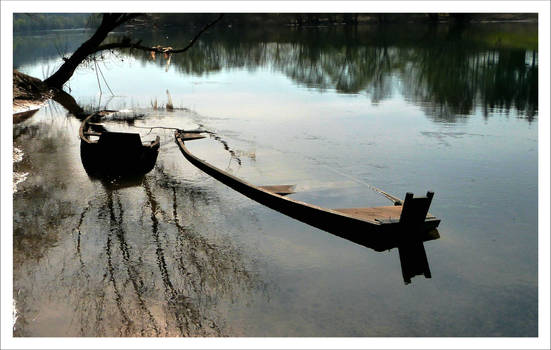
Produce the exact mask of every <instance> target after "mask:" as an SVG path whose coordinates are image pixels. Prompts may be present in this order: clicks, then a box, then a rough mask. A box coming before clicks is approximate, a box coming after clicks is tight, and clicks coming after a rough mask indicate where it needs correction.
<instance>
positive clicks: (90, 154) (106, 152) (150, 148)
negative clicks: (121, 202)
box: [79, 116, 160, 179]
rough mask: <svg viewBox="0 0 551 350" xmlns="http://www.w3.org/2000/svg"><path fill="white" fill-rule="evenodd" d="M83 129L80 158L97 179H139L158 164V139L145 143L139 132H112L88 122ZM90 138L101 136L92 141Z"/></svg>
mask: <svg viewBox="0 0 551 350" xmlns="http://www.w3.org/2000/svg"><path fill="white" fill-rule="evenodd" d="M91 118H92V116H89V117H88V118H86V119H85V120H84V121H83V122H82V124H81V127H80V131H79V135H80V158H81V160H82V165H83V166H84V170H85V171H86V173H88V175H90V176H92V177H97V178H119V179H120V178H130V177H134V178H137V177H140V176H143V175H145V174H146V173H148V172H150V171H151V170H152V169H153V168H154V167H155V163H156V162H157V156H158V154H159V147H160V143H159V137H158V136H157V138H156V140H155V141H153V142H151V143H149V144H143V143H142V141H141V139H140V135H139V134H136V133H123V132H109V131H107V130H105V129H104V128H103V126H101V125H97V124H93V123H88V122H89V120H91ZM91 136H96V137H98V139H97V140H91V139H90V137H91Z"/></svg>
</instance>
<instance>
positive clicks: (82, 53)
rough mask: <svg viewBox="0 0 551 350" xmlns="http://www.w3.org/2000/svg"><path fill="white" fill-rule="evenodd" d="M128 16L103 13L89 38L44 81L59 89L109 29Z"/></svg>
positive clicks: (94, 50) (93, 50)
mask: <svg viewBox="0 0 551 350" xmlns="http://www.w3.org/2000/svg"><path fill="white" fill-rule="evenodd" d="M128 19H129V17H127V16H125V15H123V14H104V15H103V19H102V21H101V24H100V26H99V27H98V29H97V30H96V32H95V33H94V35H92V37H91V38H90V39H88V40H87V41H85V42H84V43H83V44H82V45H81V46H80V47H79V48H78V49H77V50H76V51H75V52H74V53H73V54H72V55H71V57H69V58H67V59H65V58H64V60H65V63H63V65H61V67H60V68H59V69H58V70H57V71H56V72H55V73H54V74H52V75H51V76H50V77H49V78H47V79H46V80H44V83H46V85H48V86H49V87H52V88H57V89H61V88H62V87H63V84H65V83H66V82H67V81H68V80H69V79H70V78H71V77H72V76H73V73H74V72H75V69H76V68H77V67H78V65H79V64H81V63H82V61H84V60H85V59H86V57H88V56H89V55H91V54H92V53H94V52H96V48H97V47H98V46H99V45H100V44H101V42H102V41H103V40H104V39H105V38H106V37H107V34H109V32H110V31H112V30H113V29H115V28H116V27H117V26H119V25H120V24H122V23H124V22H125V21H127V20H128Z"/></svg>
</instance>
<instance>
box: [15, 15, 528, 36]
mask: <svg viewBox="0 0 551 350" xmlns="http://www.w3.org/2000/svg"><path fill="white" fill-rule="evenodd" d="M13 16H14V17H13V30H14V32H25V31H37V30H51V29H78V28H95V27H96V26H97V25H99V22H100V14H91V13H14V15H13ZM213 17H215V14H213V13H153V14H147V15H145V16H144V17H142V18H137V19H135V20H134V21H133V22H132V23H129V24H127V25H126V27H141V26H152V27H153V28H159V27H167V26H180V27H198V26H204V25H205V24H207V23H209V22H210V21H212V19H213ZM537 19H538V15H537V14H535V13H533V14H532V13H509V14H507V13H228V14H226V15H225V16H224V18H223V19H222V24H225V25H232V26H233V25H235V26H266V25H287V26H324V25H343V24H346V25H356V24H360V23H412V22H415V23H418V22H433V23H438V22H450V21H453V22H484V21H537Z"/></svg>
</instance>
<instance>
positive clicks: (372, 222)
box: [175, 131, 440, 226]
mask: <svg viewBox="0 0 551 350" xmlns="http://www.w3.org/2000/svg"><path fill="white" fill-rule="evenodd" d="M183 133H185V131H183ZM175 137H176V140H177V143H178V146H179V147H180V149H181V150H182V153H183V154H184V156H185V157H186V158H188V160H189V158H191V159H193V160H194V161H195V162H198V163H200V164H201V165H202V166H204V167H207V168H209V169H211V171H214V172H217V173H219V174H220V175H221V176H224V177H226V178H230V179H231V180H233V181H236V182H238V183H240V184H241V185H243V186H246V187H248V188H250V189H252V190H255V191H257V192H262V193H264V194H266V195H268V196H271V197H272V198H274V199H277V200H279V201H281V202H283V201H287V202H289V203H293V204H296V205H300V206H303V207H307V208H310V209H313V210H316V211H319V212H325V213H328V214H331V215H336V216H339V217H343V218H346V219H347V220H353V221H358V222H361V223H367V224H370V225H374V226H384V225H389V224H388V223H382V222H379V221H376V220H369V219H362V218H359V217H356V216H352V215H349V214H345V213H342V212H339V211H337V210H334V209H330V208H324V207H320V206H317V205H315V204H311V203H306V202H302V201H299V200H296V199H292V198H288V197H284V196H281V195H278V194H277V193H273V192H270V191H268V190H265V189H263V188H260V187H258V186H255V185H253V184H251V183H249V182H247V181H245V180H242V179H240V178H238V177H236V176H234V175H232V174H230V173H228V172H226V171H224V170H222V169H219V168H217V167H215V166H214V165H212V164H209V163H207V162H206V161H204V160H202V159H199V158H198V157H197V156H195V155H193V154H192V153H191V152H190V151H189V149H188V148H187V147H186V146H185V143H184V141H183V140H182V139H181V137H180V133H179V132H178V131H176V133H175ZM192 163H193V162H192ZM201 170H203V169H201ZM209 175H210V174H209ZM211 176H212V175H211ZM221 182H222V181H221ZM228 186H229V185H228ZM230 187H231V186H230ZM232 188H233V187H232ZM238 192H239V191H238ZM240 193H241V192H240ZM242 194H243V193H242ZM243 195H245V194H243ZM245 196H247V197H249V196H248V195H245ZM249 198H250V197H249ZM251 199H252V198H251ZM371 208H377V207H371ZM433 221H438V222H440V219H438V218H436V217H431V218H426V219H425V222H433ZM392 224H398V222H396V223H392ZM392 224H390V225H392Z"/></svg>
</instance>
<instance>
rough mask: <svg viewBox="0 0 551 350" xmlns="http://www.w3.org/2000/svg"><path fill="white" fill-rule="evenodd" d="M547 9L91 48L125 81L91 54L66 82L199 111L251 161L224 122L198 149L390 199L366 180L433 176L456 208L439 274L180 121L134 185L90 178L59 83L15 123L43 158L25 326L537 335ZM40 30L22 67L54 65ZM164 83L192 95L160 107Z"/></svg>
mask: <svg viewBox="0 0 551 350" xmlns="http://www.w3.org/2000/svg"><path fill="white" fill-rule="evenodd" d="M534 30H535V29H534V27H533V26H532V27H531V26H529V25H525V24H518V25H506V26H503V25H501V26H500V25H487V26H482V27H467V28H465V29H464V30H463V31H462V32H457V31H455V29H453V28H448V27H445V26H444V27H438V28H437V29H436V30H435V29H434V28H432V29H431V28H430V27H425V26H416V27H409V28H408V30H399V32H400V33H405V34H403V35H396V32H393V31H392V28H390V29H389V31H382V30H381V29H380V28H379V29H377V28H362V27H360V29H359V30H358V32H354V31H345V30H343V29H336V30H333V29H331V30H328V29H326V30H322V31H315V30H305V31H303V32H298V33H297V32H294V31H290V30H287V29H282V30H281V31H277V32H269V31H268V32H263V33H260V34H258V33H254V34H255V35H253V33H249V34H247V35H244V36H241V37H239V36H238V35H236V34H234V33H232V32H231V31H226V32H224V33H223V34H221V35H220V36H215V35H210V36H205V38H204V39H203V40H202V41H201V42H200V43H199V45H198V46H196V47H194V49H193V50H191V51H190V52H189V54H185V55H181V56H174V57H173V58H172V60H171V65H170V67H169V68H168V71H167V72H165V69H166V66H165V64H166V62H165V61H163V60H162V59H161V58H157V60H156V61H151V60H150V58H149V57H147V56H144V55H142V54H141V53H135V54H132V55H131V56H128V55H126V54H124V55H121V56H120V57H119V59H118V60H117V59H116V58H110V59H109V60H107V61H105V64H104V63H103V62H102V63H100V67H101V69H102V72H103V74H104V75H105V77H106V78H107V81H108V83H109V86H110V88H111V89H112V90H113V91H114V92H115V93H116V95H118V96H116V97H112V98H111V97H109V94H108V89H107V88H106V86H105V85H104V86H103V87H102V90H103V92H104V94H103V95H102V96H99V95H98V94H97V93H98V86H97V81H96V79H97V78H96V73H95V72H94V71H92V70H91V69H90V68H89V67H88V68H83V69H80V70H79V72H78V74H77V75H75V76H74V77H73V79H72V80H71V81H70V84H69V86H70V91H71V94H72V95H73V96H74V97H75V98H76V99H77V101H78V102H79V103H80V104H81V105H82V106H87V107H90V106H92V107H94V108H111V109H120V108H128V109H132V110H133V111H136V112H138V113H144V114H145V118H144V119H143V120H138V121H136V125H164V126H172V127H189V128H195V127H197V126H198V125H203V126H204V127H205V128H206V129H209V130H213V131H216V132H217V133H218V135H219V136H220V137H222V138H223V139H224V140H225V141H226V142H227V144H228V145H229V147H230V148H231V149H232V150H233V151H234V153H235V155H237V157H239V159H240V161H241V162H240V163H241V164H239V163H238V162H237V161H236V159H235V158H233V159H232V156H231V155H230V154H229V153H228V152H227V151H225V150H224V147H223V145H222V144H221V143H219V142H216V140H213V139H207V140H203V141H196V142H194V143H191V144H190V149H191V151H192V152H194V153H196V154H198V155H199V157H201V158H204V159H206V160H208V161H209V162H212V163H213V164H214V165H216V166H218V167H221V168H222V169H228V170H230V171H231V172H233V173H234V174H236V175H237V176H239V177H242V178H245V179H247V180H248V181H250V182H252V183H255V184H261V185H265V184H278V183H294V184H297V190H298V193H297V194H295V195H293V196H294V198H296V199H298V200H303V201H306V202H311V203H314V204H317V205H320V206H324V207H329V208H343V207H362V206H373V205H387V202H386V201H385V200H384V199H381V198H380V197H379V196H378V195H376V194H374V193H373V192H372V191H371V190H369V188H367V186H365V183H370V184H374V185H375V186H378V187H381V188H383V189H384V190H385V191H388V192H390V193H393V194H395V195H397V196H400V197H403V195H404V193H405V192H406V191H412V192H414V193H415V194H417V195H421V194H424V193H425V192H426V190H433V191H434V192H435V193H436V195H435V198H434V201H433V205H432V208H431V212H432V213H433V214H435V215H437V216H438V217H440V218H442V220H443V221H442V224H441V226H440V229H439V230H440V235H441V239H439V240H437V241H432V242H428V243H426V244H425V247H426V250H427V256H428V259H429V263H430V266H431V272H432V276H433V277H432V279H424V278H423V277H416V278H415V279H414V280H413V284H412V285H408V286H404V285H403V281H402V277H401V274H400V263H399V258H398V253H397V250H395V249H394V250H392V251H390V252H384V253H376V252H374V251H373V250H370V249H366V248H364V247H361V246H358V245H356V244H353V243H351V242H348V241H346V240H343V239H340V238H338V237H334V236H331V235H329V234H327V233H325V232H323V231H319V230H317V229H315V228H312V227H310V226H307V225H304V224H302V223H300V222H297V221H294V220H292V219H289V218H288V217H285V216H283V215H281V214H278V213H276V212H273V211H271V210H270V209H267V208H264V207H262V206H260V205H258V204H256V203H255V202H252V201H250V200H248V199H247V198H245V197H243V196H242V195H240V194H238V193H236V192H234V191H232V190H231V189H228V188H226V187H224V186H223V185H221V184H219V183H217V182H216V181H215V180H212V179H211V178H209V177H208V176H207V175H205V174H203V173H201V172H200V171H199V170H197V169H195V168H194V167H193V166H192V165H190V164H189V163H187V162H186V161H185V159H184V158H183V157H182V156H181V154H180V153H179V151H178V149H177V147H176V145H175V144H174V142H173V136H172V133H171V132H168V131H166V132H165V131H162V132H159V133H160V134H161V142H162V146H161V151H160V154H159V159H158V161H157V167H156V169H155V170H153V171H152V172H151V173H149V174H148V175H147V176H146V177H145V179H144V180H143V182H141V183H139V184H138V185H137V186H132V187H125V188H115V189H113V188H109V187H108V186H107V187H106V186H105V185H104V184H102V183H101V182H97V181H91V180H90V179H89V178H88V177H87V176H86V173H85V172H84V169H82V165H81V163H80V156H79V141H78V138H77V137H76V135H77V129H78V125H79V121H78V120H76V119H75V118H73V117H66V115H65V113H66V112H65V111H64V110H63V109H62V108H61V107H59V105H57V104H55V103H52V104H51V105H50V106H49V107H48V108H46V109H43V110H41V111H40V112H39V113H37V115H35V116H34V117H33V118H31V119H30V120H28V121H25V122H23V123H21V124H18V125H15V126H14V145H16V146H18V147H19V146H21V147H22V148H23V149H24V154H25V156H24V159H23V161H22V162H20V163H17V165H16V170H18V171H22V172H27V171H28V172H30V174H31V175H30V176H29V177H28V179H27V180H26V181H25V182H23V183H21V184H19V187H20V188H21V192H18V193H17V194H15V195H14V259H15V260H14V266H15V269H14V293H15V295H16V305H17V310H18V314H19V318H18V323H17V324H16V330H15V334H16V335H21V336H36V335H77V336H78V335H92V336H93V335H113V336H125V335H145V336H147V335H153V336H156V335H237V336H240V335H246V336H534V335H536V334H537V152H538V150H537V129H538V122H537V102H538V101H537V51H534V50H537V40H536V46H534V45H533V41H531V40H528V39H530V38H532V37H533V34H531V33H533V32H534ZM383 33H386V34H385V35H382V34H383ZM73 35H74V37H68V38H69V39H70V40H74V41H75V42H78V41H79V40H81V39H82V38H83V37H84V36H83V35H81V34H79V33H75V34H73ZM535 35H536V37H537V31H536V34H535ZM512 36H515V37H519V36H520V37H524V38H526V40H524V41H523V40H517V41H513V42H514V45H513V44H511V41H510V40H507V39H508V38H509V37H512ZM161 37H163V35H162V33H153V34H144V38H145V40H144V42H147V41H150V42H155V43H157V40H160V38H161ZM45 38H47V37H43V36H37V37H33V38H29V37H26V38H24V39H23V38H20V37H17V36H16V37H15V38H14V64H15V66H16V67H18V68H19V69H21V70H22V71H23V72H25V73H28V74H31V75H34V76H38V77H42V72H43V71H45V70H46V68H45V67H48V66H49V67H51V68H53V67H54V66H55V65H56V64H58V63H56V62H59V58H58V56H57V52H56V51H52V50H51V49H50V47H51V43H52V41H50V40H45ZM375 38H376V39H375ZM415 38H417V40H412V39H415ZM499 38H501V40H500V41H498V39H499ZM322 39H323V40H322ZM170 40H175V41H177V42H182V40H184V37H182V34H181V33H170V35H169V41H170ZM39 41H41V42H43V43H44V44H43V45H35V44H36V43H37V42H39ZM523 43H524V44H523ZM161 44H163V43H162V42H161ZM71 45H72V44H71ZM67 47H68V49H70V48H71V46H70V45H67ZM48 50H50V51H48ZM121 59H124V61H121ZM51 68H50V69H51ZM167 90H168V91H169V93H170V95H171V98H172V101H173V103H174V104H175V106H177V107H182V108H187V110H178V111H174V112H172V113H170V112H166V111H162V110H157V111H154V110H152V109H151V106H152V104H153V103H154V101H155V100H157V103H158V105H159V106H162V105H164V104H165V103H166V102H167V94H166V91H167ZM114 128H119V129H123V130H126V128H127V127H125V126H123V125H118V126H114ZM128 130H129V129H128ZM142 131H143V130H142ZM156 132H157V131H155V133H156ZM145 134H147V132H146V131H143V132H142V135H143V136H144V137H145ZM149 137H151V135H149ZM23 145H24V147H23ZM39 169H40V175H38V171H39ZM67 174H71V176H67Z"/></svg>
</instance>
